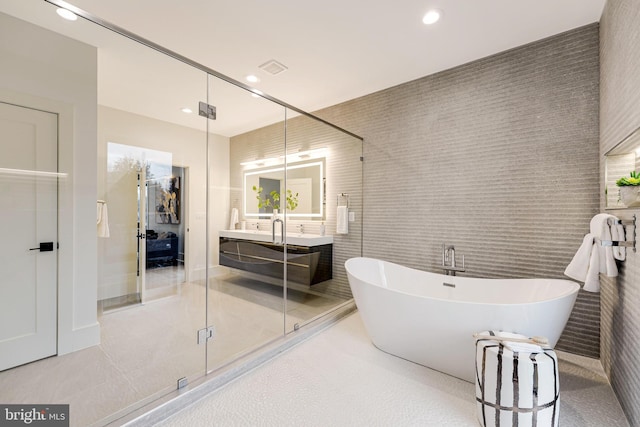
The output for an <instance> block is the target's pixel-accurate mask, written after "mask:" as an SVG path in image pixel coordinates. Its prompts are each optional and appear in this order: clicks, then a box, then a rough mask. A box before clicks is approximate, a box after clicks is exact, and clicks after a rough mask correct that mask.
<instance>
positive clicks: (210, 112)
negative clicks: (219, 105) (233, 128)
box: [198, 101, 216, 120]
mask: <svg viewBox="0 0 640 427" xmlns="http://www.w3.org/2000/svg"><path fill="white" fill-rule="evenodd" d="M198 114H199V115H201V116H202V117H206V118H208V119H211V120H215V119H216V107H214V106H213V105H209V104H207V103H206V102H202V101H200V103H199V104H198Z"/></svg>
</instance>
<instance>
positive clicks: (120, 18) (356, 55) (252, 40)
mask: <svg viewBox="0 0 640 427" xmlns="http://www.w3.org/2000/svg"><path fill="white" fill-rule="evenodd" d="M605 2H606V0H518V1H513V0H486V1H478V0H401V1H398V2H390V1H373V2H372V1H371V0H346V1H345V0H323V1H302V0H271V1H265V0H234V1H222V0H184V1H181V2H177V1H175V0H136V1H131V0H109V1H105V0H71V1H70V2H69V3H70V4H72V5H74V6H76V7H78V8H80V9H82V10H84V11H86V12H88V13H89V14H91V15H93V16H96V17H99V18H101V19H103V20H105V21H107V22H109V23H111V24H115V25H117V26H119V27H122V28H124V29H125V30H128V31H130V32H132V33H135V34H137V35H138V36H141V37H144V38H146V39H148V40H150V41H152V42H154V43H156V44H158V45H161V46H163V47H164V48H166V49H169V50H171V51H174V52H177V53H179V54H181V55H182V56H184V57H187V58H189V59H191V60H193V61H195V62H197V63H199V64H202V65H204V66H205V67H208V68H211V69H214V70H216V71H218V72H220V73H222V74H224V75H226V76H229V77H231V78H233V79H236V80H240V81H243V83H245V84H248V85H251V86H253V87H255V88H256V89H258V90H260V91H262V92H264V93H266V94H269V95H270V96H272V97H275V98H277V99H280V100H283V101H284V102H286V103H288V104H291V105H294V106H296V107H298V108H300V109H302V110H305V111H315V110H318V109H320V108H324V107H328V106H331V105H335V104H338V103H340V102H343V101H347V100H350V99H353V98H357V97H360V96H363V95H367V94H369V93H373V92H375V91H378V90H381V89H385V88H388V87H391V86H395V85H398V84H401V83H404V82H407V81H411V80H414V79H417V78H420V77H423V76H426V75H429V74H433V73H436V72H439V71H442V70H446V69H449V68H452V67H455V66H457V65H461V64H464V63H467V62H470V61H473V60H476V59H479V58H482V57H486V56H488V55H491V54H494V53H498V52H501V51H504V50H507V49H510V48H513V47H516V46H520V45H523V44H526V43H529V42H532V41H535V40H539V39H542V38H545V37H548V36H551V35H554V34H558V33H561V32H564V31H567V30H570V29H573V28H577V27H580V26H583V25H586V24H590V23H593V22H597V21H599V19H600V15H601V13H602V10H603V8H604V4H605ZM434 7H435V8H438V9H440V10H442V11H443V18H442V19H441V21H439V22H438V23H436V24H435V25H432V26H426V25H424V24H423V23H422V16H423V15H424V14H425V12H426V11H427V10H429V9H430V8H434ZM53 10H54V8H53V7H52V6H50V5H48V4H46V3H45V2H44V1H43V0H0V11H2V12H5V13H8V14H10V15H14V16H16V17H19V18H21V19H25V20H27V21H31V22H33V23H36V24H37V25H40V26H44V27H46V28H50V29H53V30H54V31H57V32H60V33H63V34H65V35H68V36H70V37H74V38H77V39H80V40H83V41H84V42H86V43H89V44H92V45H94V46H98V48H99V49H98V52H99V92H98V94H99V102H100V103H101V104H104V105H107V106H112V107H114V108H118V109H122V110H127V111H132V112H135V113H138V114H144V115H149V116H152V117H157V118H160V119H163V120H167V121H172V122H180V123H181V124H185V125H187V126H191V127H201V126H202V124H201V123H202V121H201V120H197V116H196V117H194V118H193V119H185V118H184V117H183V116H184V114H183V113H180V112H179V109H180V107H182V106H184V105H186V104H189V105H193V103H194V99H197V98H198V97H199V98H202V96H201V95H202V93H203V91H204V93H206V91H207V78H206V76H203V75H202V73H201V72H198V71H196V70H194V69H192V68H191V67H188V66H186V65H184V64H177V63H176V61H169V60H168V59H167V58H165V57H163V56H162V55H159V54H157V53H152V52H149V49H142V48H140V47H139V46H135V43H132V42H131V41H128V40H123V39H122V38H120V37H114V36H113V35H111V34H108V32H107V31H106V30H103V29H99V28H97V26H95V25H93V24H89V23H86V22H80V21H81V20H79V21H76V22H75V23H70V22H67V21H63V20H61V19H60V18H58V17H57V16H56V15H55V13H53ZM116 39H119V40H116ZM145 50H146V52H145ZM123 52H127V53H123ZM269 60H276V61H278V62H280V63H282V64H284V65H285V66H286V67H288V69H287V70H286V71H284V72H282V73H280V74H278V75H270V74H268V73H265V72H263V71H262V70H260V69H259V65H261V64H263V63H265V62H267V61H269ZM174 73H175V74H174ZM248 74H255V75H256V76H258V77H259V78H260V82H258V83H255V84H253V83H247V82H245V81H244V78H245V76H246V75H248ZM143 86H148V89H146V90H145V89H144V88H143ZM227 86H228V85H225V84H218V83H211V82H209V89H208V90H209V94H210V96H211V98H213V99H215V101H214V102H213V103H214V104H216V107H217V109H218V112H219V114H222V116H223V117H224V113H225V112H227V113H229V112H233V114H227V117H229V116H234V117H235V118H236V119H235V120H224V123H222V122H223V120H221V121H220V123H219V129H214V131H216V132H217V133H220V134H223V135H227V136H231V135H233V134H237V133H240V132H244V131H246V130H248V129H251V128H255V127H257V126H260V125H264V124H266V123H268V122H273V121H277V120H280V119H282V118H283V111H282V108H280V107H274V106H273V105H270V103H268V102H266V101H264V100H258V101H260V106H259V107H258V108H257V109H256V107H255V106H254V105H253V104H256V101H255V99H253V100H250V99H249V97H248V96H245V95H247V93H246V92H245V91H243V90H241V89H238V88H236V87H233V88H229V87H227ZM203 88H204V89H203ZM159 92H160V93H162V94H163V96H159V95H158V93H159ZM214 92H215V95H211V94H212V93H214ZM240 92H242V94H241V93H240ZM134 97H136V99H134ZM228 97H232V98H235V99H236V101H234V102H231V101H229V107H228V108H224V105H225V99H227V98H228ZM159 98H162V99H159ZM139 99H144V100H146V102H141V101H139ZM150 101H152V102H150ZM170 103H171V104H170ZM156 104H162V106H163V107H162V108H164V109H166V110H167V111H166V112H165V113H163V112H162V111H152V110H153V109H154V108H155V107H154V105H156ZM169 105H171V106H169ZM156 106H157V105H156ZM221 107H222V108H221ZM159 108H160V107H158V109H159ZM195 108H197V107H195ZM195 108H194V109H195ZM168 110H171V113H170V114H169V113H168ZM253 110H256V112H255V113H248V112H250V111H253ZM163 114H164V115H163ZM242 114H244V116H245V117H244V118H240V117H237V116H239V115H240V116H241V115H242ZM173 115H175V118H174V117H173ZM194 116H195V115H194ZM248 116H251V117H252V119H251V120H248V119H247V117H248ZM191 120H193V122H191Z"/></svg>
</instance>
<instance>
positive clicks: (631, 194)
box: [619, 185, 640, 208]
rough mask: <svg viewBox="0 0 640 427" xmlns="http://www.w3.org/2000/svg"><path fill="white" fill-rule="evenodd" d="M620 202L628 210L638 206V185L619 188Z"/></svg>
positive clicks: (639, 197)
mask: <svg viewBox="0 0 640 427" xmlns="http://www.w3.org/2000/svg"><path fill="white" fill-rule="evenodd" d="M619 190H620V200H621V201H622V203H624V205H625V206H626V207H628V208H630V207H636V206H640V185H625V186H623V187H620V189H619Z"/></svg>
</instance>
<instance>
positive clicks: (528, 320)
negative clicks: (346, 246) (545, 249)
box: [345, 258, 580, 382]
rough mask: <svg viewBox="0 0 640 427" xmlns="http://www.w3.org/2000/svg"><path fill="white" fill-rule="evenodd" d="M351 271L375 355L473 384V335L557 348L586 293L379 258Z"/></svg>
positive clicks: (567, 284) (351, 265)
mask: <svg viewBox="0 0 640 427" xmlns="http://www.w3.org/2000/svg"><path fill="white" fill-rule="evenodd" d="M345 267H346V270H347V275H348V277H349V284H350V285H351V290H352V292H353V297H354V298H355V301H356V305H357V307H358V310H359V312H360V315H361V317H362V320H363V322H364V325H365V328H366V330H367V333H368V334H369V336H370V337H371V341H372V342H373V344H374V345H375V346H376V347H378V348H379V349H380V350H383V351H385V352H387V353H390V354H393V355H395V356H398V357H401V358H403V359H407V360H410V361H412V362H415V363H419V364H421V365H424V366H427V367H429V368H432V369H435V370H438V371H441V372H444V373H446V374H449V375H453V376H454V377H458V378H461V379H463V380H466V381H470V382H473V381H474V377H475V341H474V339H473V337H472V335H473V334H474V333H476V332H482V331H488V330H494V331H507V332H515V333H519V334H523V335H526V336H530V337H532V336H544V337H546V338H547V339H548V340H549V344H550V345H551V347H554V346H555V345H556V342H557V341H558V338H560V334H561V333H562V330H563V329H564V327H565V325H566V323H567V320H568V319H569V315H570V314H571V310H572V308H573V304H574V302H575V300H576V296H577V294H578V290H579V289H580V286H579V285H578V284H577V283H576V282H572V281H570V280H560V279H555V280H552V279H475V278H469V277H458V276H446V275H443V274H436V273H429V272H426V271H420V270H415V269H411V268H408V267H403V266H401V265H398V264H393V263H390V262H386V261H380V260H377V259H372V258H351V259H349V260H347V262H346V263H345Z"/></svg>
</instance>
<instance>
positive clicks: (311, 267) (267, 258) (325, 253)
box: [219, 237, 333, 285]
mask: <svg viewBox="0 0 640 427" xmlns="http://www.w3.org/2000/svg"><path fill="white" fill-rule="evenodd" d="M284 256H285V254H284V246H282V245H276V244H273V243H268V242H260V241H253V240H242V239H233V238H228V237H220V256H219V262H220V265H224V266H227V267H232V268H237V269H240V270H245V271H249V272H252V273H257V274H263V275H265V276H269V277H274V278H277V279H282V278H283V276H284V269H283V264H284ZM332 277H333V245H332V244H326V245H318V246H299V245H287V280H288V281H291V282H294V283H299V284H303V285H314V284H316V283H320V282H324V281H326V280H330V279H331V278H332Z"/></svg>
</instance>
